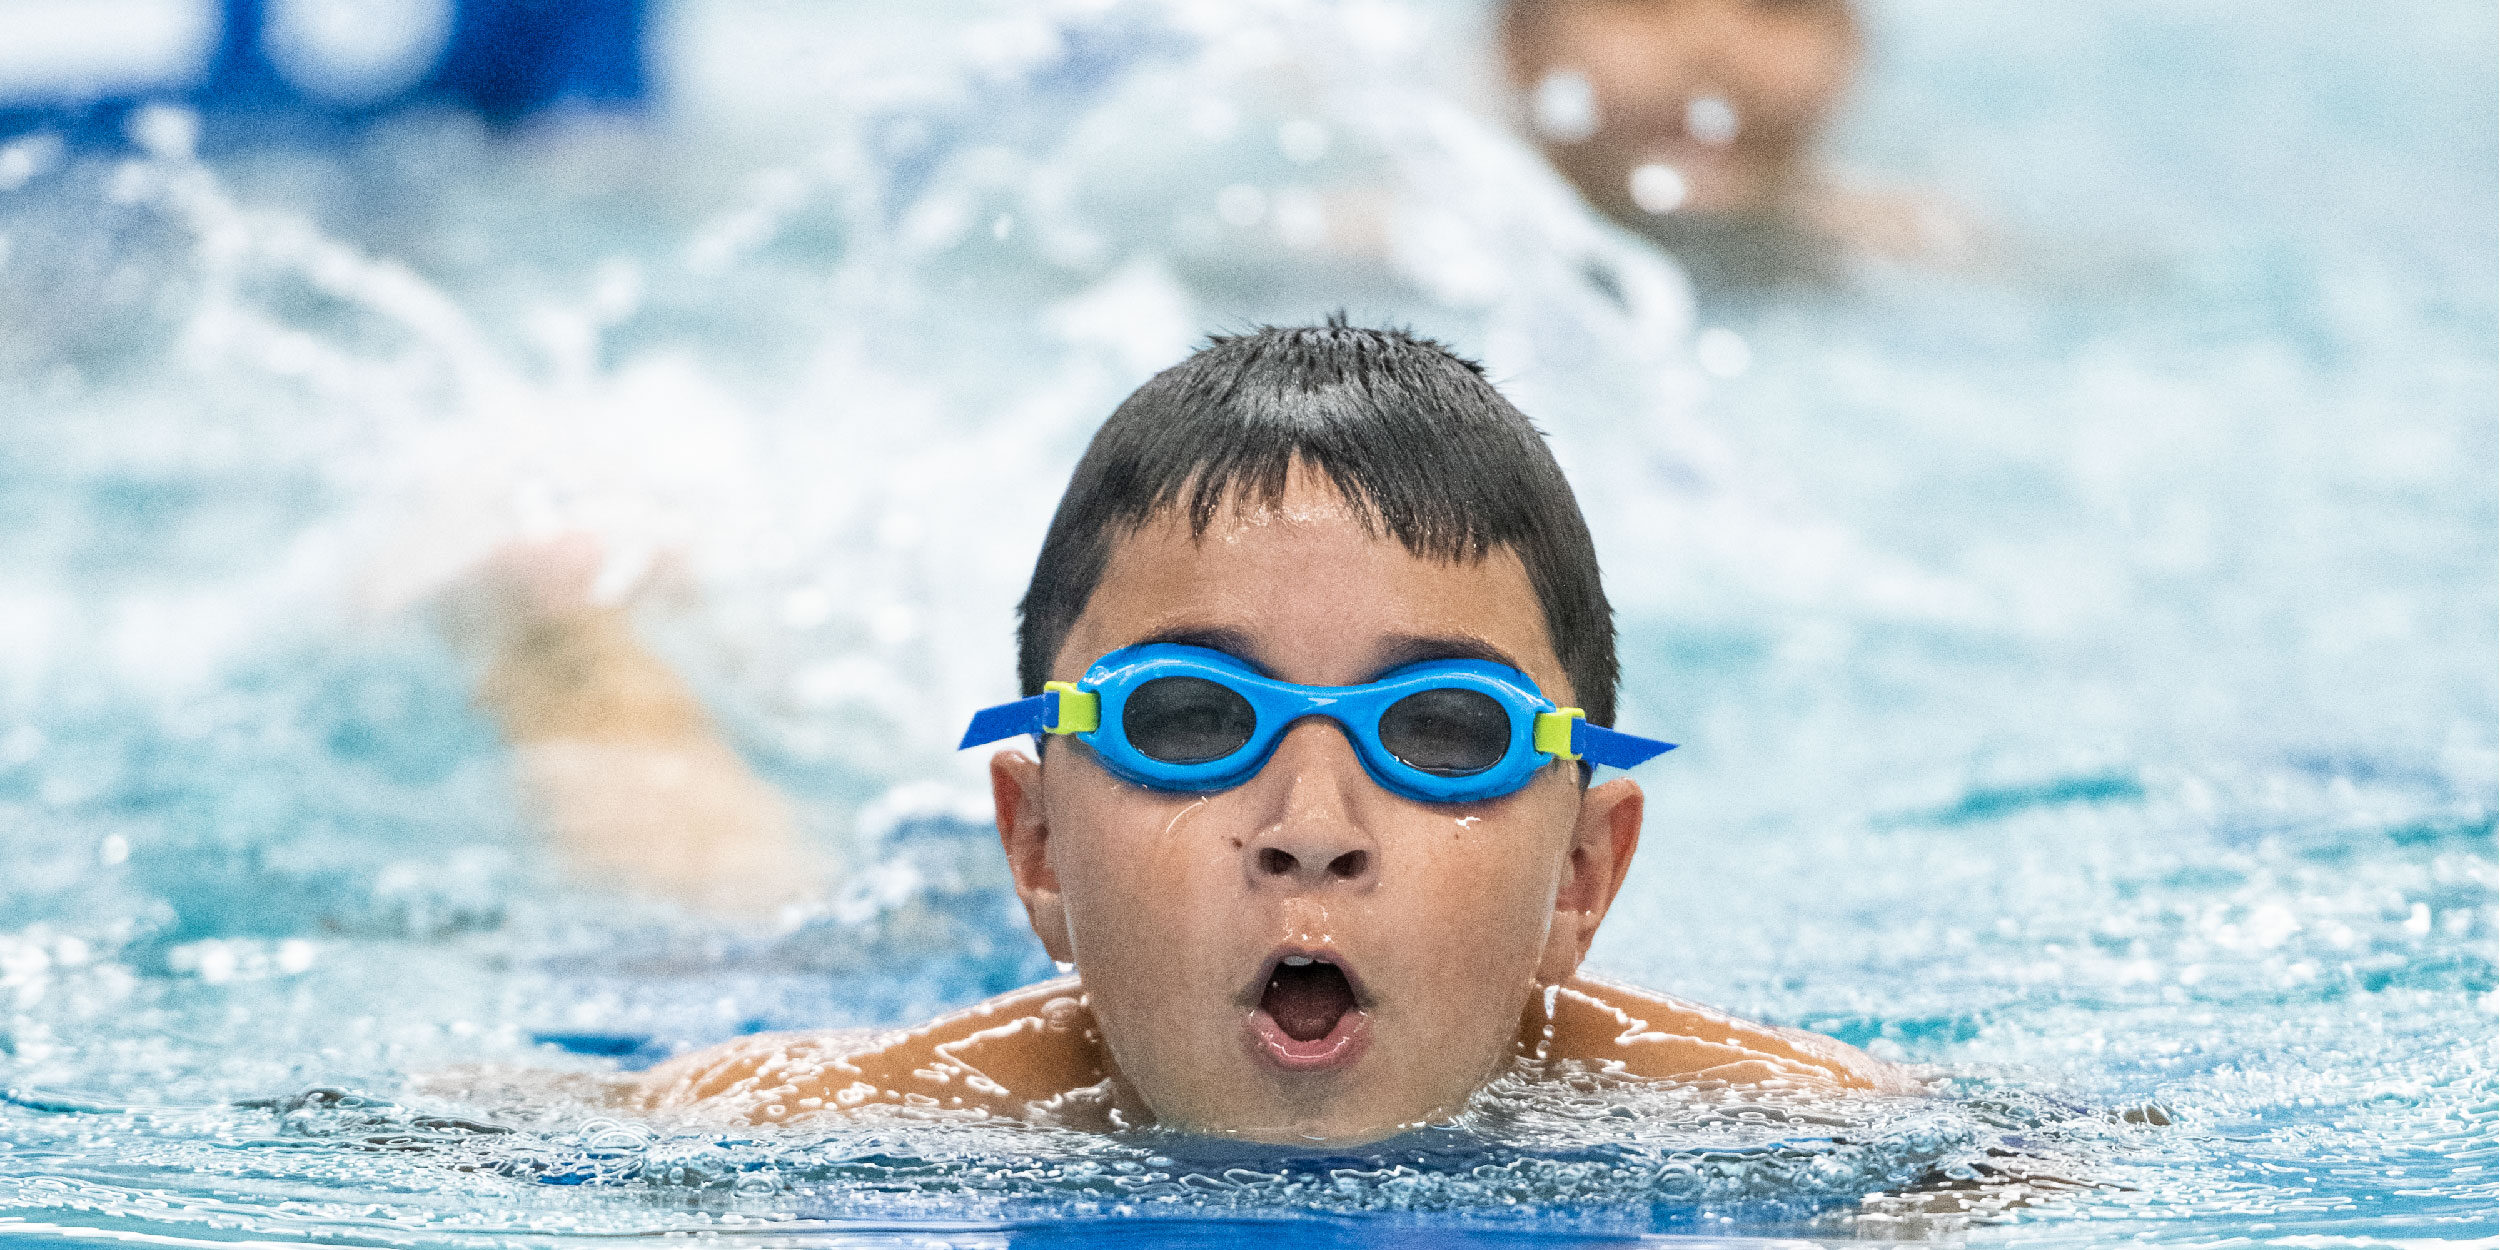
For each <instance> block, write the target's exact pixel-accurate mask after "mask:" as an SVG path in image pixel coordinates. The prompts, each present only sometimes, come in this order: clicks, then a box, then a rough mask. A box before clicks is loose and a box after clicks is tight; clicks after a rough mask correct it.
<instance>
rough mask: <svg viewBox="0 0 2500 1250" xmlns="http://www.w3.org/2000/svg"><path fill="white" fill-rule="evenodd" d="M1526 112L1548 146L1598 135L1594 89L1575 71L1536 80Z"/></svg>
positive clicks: (1553, 72)
mask: <svg viewBox="0 0 2500 1250" xmlns="http://www.w3.org/2000/svg"><path fill="white" fill-rule="evenodd" d="M1528 112H1529V118H1530V122H1531V124H1532V125H1534V126H1535V127H1536V132H1537V134H1538V135H1539V136H1540V137H1542V138H1544V139H1545V140H1546V141H1547V142H1549V143H1578V142H1581V141H1582V140H1585V139H1587V138H1588V137H1589V136H1590V135H1593V134H1596V133H1597V88H1596V87H1594V86H1591V85H1590V84H1589V79H1588V75H1586V74H1583V73H1581V72H1580V71H1578V70H1576V69H1556V70H1548V71H1546V74H1545V77H1543V78H1540V79H1538V80H1537V84H1536V92H1535V94H1534V95H1532V96H1531V97H1530V98H1529V110H1528Z"/></svg>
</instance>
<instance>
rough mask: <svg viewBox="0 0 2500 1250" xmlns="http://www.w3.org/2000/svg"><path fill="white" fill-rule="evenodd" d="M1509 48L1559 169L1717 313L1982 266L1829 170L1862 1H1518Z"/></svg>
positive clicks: (1505, 52)
mask: <svg viewBox="0 0 2500 1250" xmlns="http://www.w3.org/2000/svg"><path fill="white" fill-rule="evenodd" d="M1498 43H1499V47H1500V52H1501V57H1502V62H1503V68H1504V69H1505V70H1506V71H1507V74H1508V77H1509V78H1510V80H1511V84H1512V86H1513V87H1514V88H1515V89H1516V90H1517V91H1518V93H1519V97H1520V100H1521V102H1522V104H1523V106H1524V110H1525V113H1526V116H1527V122H1528V128H1529V131H1530V137H1531V139H1532V140H1533V141H1534V142H1535V143H1536V145H1537V147H1538V148H1539V149H1540V150H1541V151H1543V152H1544V154H1545V156H1546V159H1547V160H1548V161H1550V162H1552V163H1553V166H1554V168H1555V169H1556V170H1557V171H1558V172H1560V173H1561V174H1562V175H1563V176H1564V177H1565V178H1567V179H1569V180H1570V182H1571V183H1572V185H1573V186H1575V187H1577V188H1578V189H1579V191H1580V194H1581V196H1582V197H1583V198H1584V199H1586V200H1587V201H1588V202H1589V204H1590V205H1591V206H1592V207H1594V208H1596V209H1598V210H1599V211H1601V212H1603V213H1605V214H1606V215H1607V216H1609V217H1612V218H1614V219H1615V220H1616V221H1617V222H1619V223H1621V224H1623V225H1624V226H1626V227H1628V228H1629V229H1631V230H1633V231H1634V232H1636V233H1638V234H1641V235H1644V236H1646V237H1648V238H1650V239H1652V240H1654V241H1656V242H1657V243H1658V244H1659V245H1660V246H1662V247H1664V248H1666V250H1667V251H1669V252H1671V253H1673V254H1674V255H1675V257H1676V259H1677V260H1679V261H1681V262H1683V263H1684V265H1685V267H1686V269H1687V270H1689V271H1690V272H1691V274H1692V276H1693V278H1694V281H1695V283H1696V285H1697V286H1699V287H1700V288H1701V293H1702V295H1703V297H1704V299H1705V300H1710V299H1714V298H1727V297H1741V296H1743V295H1746V294H1749V293H1760V292H1763V291H1768V290H1777V289H1780V288H1784V287H1797V286H1804V285H1819V284H1830V283H1832V282H1835V281H1837V280H1838V278H1839V277H1840V276H1841V274H1842V272H1843V270H1844V269H1845V267H1846V265H1847V264H1848V262H1850V261H1851V260H1854V259H1871V258H1881V259H1891V260H1901V261H1911V262H1919V263H1926V264H1932V265H1945V266H1952V265H1964V264H1969V263H1971V262H1973V261H1974V260H1976V259H1977V258H1978V257H1977V251H1978V246H1979V240H1978V239H1977V238H1976V237H1975V232H1974V230H1973V228H1972V226H1971V224H1970V223H1969V221H1968V220H1966V218H1965V217H1964V216H1963V215H1962V214H1961V213H1960V212H1959V211H1958V210H1957V209H1955V208H1953V207H1951V206H1949V205H1947V204H1945V203H1943V202H1941V201H1938V200H1934V199H1930V198H1926V197H1921V196H1916V195H1911V194H1904V193H1885V192H1876V191H1871V190H1868V189H1864V188H1858V187H1851V186H1847V185H1844V184H1843V183H1842V182H1841V181H1840V180H1839V179H1837V178H1836V177H1834V175H1833V174H1832V173H1831V172H1830V171H1829V170H1827V169H1826V168H1825V167H1824V166H1823V164H1822V162H1821V160H1820V156H1819V153H1818V151H1817V149H1818V146H1819V144H1820V141H1821V140H1822V138H1823V136H1824V133H1825V131H1826V130H1827V129H1828V128H1829V127H1830V125H1831V122H1832V120H1833V118H1834V116H1835V115H1836V114H1837V113H1838V112H1839V110H1840V107H1841V105H1842V104H1843V103H1844V102H1845V101H1846V99H1847V98H1848V94H1849V90H1850V87H1851V85H1852V84H1853V82H1854V81H1855V79H1856V77H1857V71H1858V67H1859V64H1860V62H1861V60H1862V59H1863V37H1862V34H1861V31H1860V27H1859V23H1858V19H1857V14H1856V13H1855V11H1854V10H1853V8H1852V6H1851V5H1850V3H1849V0H1506V3H1504V4H1503V5H1502V7H1501V9H1500V12H1499V17H1498Z"/></svg>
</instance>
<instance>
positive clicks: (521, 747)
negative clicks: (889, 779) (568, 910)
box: [441, 536, 822, 916]
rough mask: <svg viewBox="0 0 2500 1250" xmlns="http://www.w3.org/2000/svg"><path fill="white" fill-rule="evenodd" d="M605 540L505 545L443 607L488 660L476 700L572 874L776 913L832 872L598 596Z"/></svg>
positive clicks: (614, 607)
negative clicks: (596, 581) (823, 866)
mask: <svg viewBox="0 0 2500 1250" xmlns="http://www.w3.org/2000/svg"><path fill="white" fill-rule="evenodd" d="M599 560H600V550H599V547H598V545H597V544H596V543H595V542H594V541H592V540H590V539H588V538H585V537H581V536H568V537H562V538H555V539H549V540H545V541H541V542H534V543H524V544H516V545H514V546H511V547H507V548H505V549H504V550H503V551H501V552H499V553H497V555H496V556H495V557H494V558H493V559H491V560H489V561H488V562H487V563H486V564H485V565H484V566H482V567H480V568H479V569H477V570H476V571H474V572H473V573H472V574H471V575H470V577H469V578H468V579H467V581H466V582H465V583H464V584H463V585H462V586H461V587H460V588H459V589H458V590H457V591H455V592H454V593H453V594H452V595H451V596H450V598H449V601H448V602H446V603H444V604H443V605H441V607H442V611H441V615H442V618H443V623H444V626H445V629H446V632H447V633H449V634H450V635H451V636H452V637H453V639H454V640H455V641H456V642H458V643H460V644H461V645H463V646H464V647H465V648H466V649H468V650H470V651H471V652H472V653H474V654H475V655H477V657H478V658H479V659H480V661H481V662H482V664H483V670H482V673H481V676H480V677H479V680H478V688H477V702H478V705H479V706H480V707H481V708H482V709H483V710H485V711H486V712H487V713H488V714H489V715H490V716H492V717H493V718H494V720H495V723H496V725H497V727H498V728H499V729H500V730H501V731H502V733H503V736H504V740H505V741H506V742H507V743H509V744H510V745H511V746H512V748H513V751H514V754H515V755H516V757H517V759H518V762H519V765H520V774H521V781H522V785H523V789H524V792H525V796H526V798H527V801H528V804H529V806H530V808H531V809H532V811H533V813H534V815H535V816H536V818H537V821H538V823H539V824H540V825H541V826H542V827H543V828H544V829H545V830H546V832H547V834H548V836H549V838H550V839H551V840H552V841H553V842H554V844H555V847H556V849H557V850H558V851H559V852H560V856H561V858H562V859H563V861H564V862H565V864H566V865H567V866H568V867H569V868H570V869H571V870H572V872H573V873H574V875H576V876H577V877H580V878H582V879H583V880H585V881H587V882H589V883H591V884H594V885H601V886H608V887H614V888H619V889H623V890H627V891H630V892H634V893H639V894H645V895H651V896H657V897H663V898H669V899H673V900H675V901H677V902H680V903H684V904H686V905H688V906H691V907H694V908H697V909H699V910H704V911H708V912H713V913H717V914H723V915H731V916H737V915H749V914H755V913H759V912H766V911H770V910H771V909H773V908H775V907H778V906H780V905H781V904H784V903H789V902H794V901H797V900H799V899H801V898H804V897H806V896H807V895H808V894H809V893H812V892H813V891H814V890H816V889H817V888H818V883H819V882H820V881H821V880H822V869H821V867H820V866H818V865H816V864H814V863H813V860H812V856H811V855H810V854H809V853H808V851H807V849H806V848H805V846H804V845H803V844H802V842H801V840H800V839H799V836H798V833H797V827H796V824H795V822H794V820H793V818H792V815H791V812H790V808H789V804H788V803H787V801H785V800H784V799H783V798H782V796H781V795H780V794H779V792H777V791H775V790H774V789H773V788H772V786H770V785H769V784H767V783H766V782H764V781H763V780H762V779H761V778H759V777H757V776H756V775H755V774H754V772H753V771H752V770H750V769H749V768H748V767H747V765H746V762H745V761H744V760H742V759H740V758H739V757H738V755H737V753H736V752H735V751H733V750H731V749H730V747H729V746H728V744H727V743H725V742H723V741H722V740H721V737H720V734H719V731H718V730H717V729H716V728H715V727H714V726H713V724H712V722H711V720H710V718H709V717H707V716H706V715H704V712H703V708H702V705H701V704H699V703H698V702H696V700H695V697H694V695H693V693H692V692H691V691H689V690H687V688H686V685H685V682H684V681H683V680H681V679H680V678H679V677H678V676H677V674H676V673H675V672H673V671H671V670H670V669H669V667H668V666H667V665H666V664H665V663H663V662H662V661H661V660H660V659H659V658H658V657H657V656H654V655H652V654H651V652H650V651H649V650H648V649H647V648H645V647H644V646H643V645H642V643H641V641H640V640H639V639H638V638H637V637H636V636H635V634H634V627H633V622H632V619H631V615H630V612H629V611H628V608H627V606H626V605H624V604H610V603H601V602H598V601H597V600H596V598H595V597H594V596H593V595H592V593H591V587H592V584H593V580H594V579H595V577H596V576H597V573H598V568H599Z"/></svg>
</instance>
